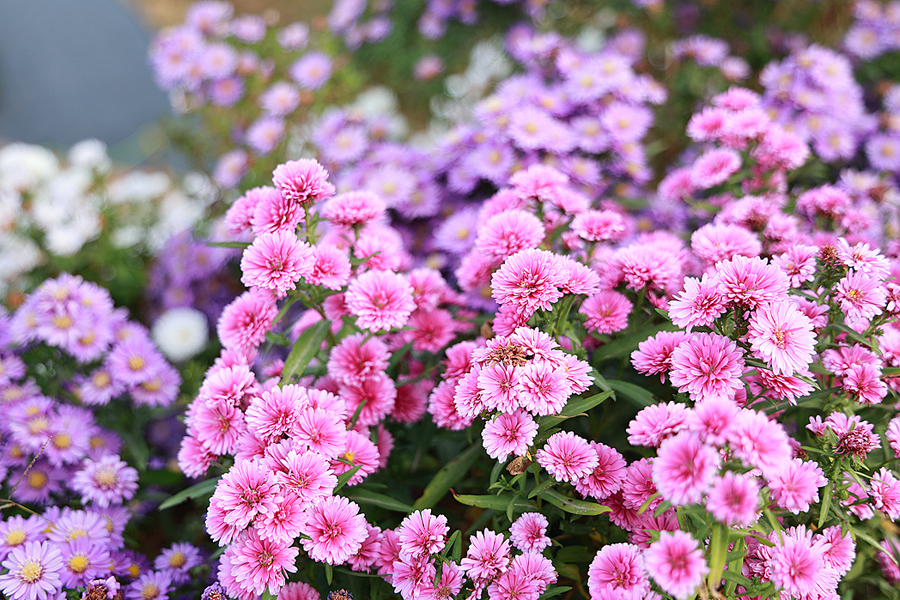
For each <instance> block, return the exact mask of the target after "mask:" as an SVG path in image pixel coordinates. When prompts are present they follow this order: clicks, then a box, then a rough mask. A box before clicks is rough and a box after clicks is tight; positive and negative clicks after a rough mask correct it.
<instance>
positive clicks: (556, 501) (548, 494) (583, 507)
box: [538, 489, 612, 516]
mask: <svg viewBox="0 0 900 600" xmlns="http://www.w3.org/2000/svg"><path fill="white" fill-rule="evenodd" d="M538 497H539V498H543V499H544V500H546V501H547V502H549V503H550V504H552V505H553V506H555V507H557V508H561V509H562V510H564V511H566V512H567V513H571V514H573V515H589V516H596V515H602V514H603V513H608V512H610V510H612V509H610V508H609V507H608V506H603V505H602V504H597V503H596V502H586V501H584V500H575V499H574V498H569V497H568V496H564V495H562V494H560V493H559V492H557V491H556V490H553V489H550V490H547V491H545V492H542V493H541V494H540V495H539V496H538Z"/></svg>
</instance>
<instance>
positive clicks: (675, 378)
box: [669, 333, 744, 402]
mask: <svg viewBox="0 0 900 600" xmlns="http://www.w3.org/2000/svg"><path fill="white" fill-rule="evenodd" d="M742 354H743V352H742V351H741V350H740V349H738V347H737V345H736V344H735V343H734V342H733V341H731V340H729V339H728V338H726V337H724V336H721V335H718V334H715V333H700V334H695V335H694V337H692V338H691V339H689V340H688V341H687V342H685V343H683V344H681V345H680V346H678V347H677V348H675V350H673V351H672V371H671V372H670V373H669V377H670V378H671V380H672V385H675V386H678V391H680V392H688V393H689V394H690V396H691V400H694V401H695V402H699V401H702V400H705V399H708V398H734V395H735V392H736V391H737V390H739V389H741V388H742V387H743V386H744V384H743V382H742V381H741V379H740V378H741V375H743V373H744V359H743V357H742Z"/></svg>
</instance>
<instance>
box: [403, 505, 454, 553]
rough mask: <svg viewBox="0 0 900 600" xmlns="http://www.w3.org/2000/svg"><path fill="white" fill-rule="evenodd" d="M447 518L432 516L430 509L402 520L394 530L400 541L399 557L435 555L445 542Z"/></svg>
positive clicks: (447, 528) (417, 512) (448, 529)
mask: <svg viewBox="0 0 900 600" xmlns="http://www.w3.org/2000/svg"><path fill="white" fill-rule="evenodd" d="M449 531H450V528H449V527H448V526H447V517H445V516H444V515H437V516H435V515H433V514H431V509H425V510H421V511H416V512H414V513H412V514H411V515H409V516H407V517H406V518H405V519H403V522H402V523H400V526H399V527H398V528H397V529H396V533H397V538H398V539H399V541H400V557H401V558H403V557H409V558H414V557H420V556H427V555H430V554H436V553H438V552H440V551H441V550H443V548H444V545H445V544H446V542H447V533H448V532H449Z"/></svg>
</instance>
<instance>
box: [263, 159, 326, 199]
mask: <svg viewBox="0 0 900 600" xmlns="http://www.w3.org/2000/svg"><path fill="white" fill-rule="evenodd" d="M272 183H273V184H274V185H275V187H276V188H278V190H279V191H280V192H281V194H282V196H284V197H286V198H288V199H289V200H291V201H293V202H296V203H297V204H300V205H301V206H302V205H307V204H314V203H316V202H321V201H323V200H327V199H328V198H330V197H331V196H332V195H334V186H333V185H331V184H330V183H328V172H327V171H326V170H325V169H324V168H323V167H322V165H320V164H319V163H318V162H316V161H315V160H312V159H308V158H303V159H300V160H292V161H288V162H286V163H284V164H282V165H278V166H277V167H275V170H274V171H273V172H272Z"/></svg>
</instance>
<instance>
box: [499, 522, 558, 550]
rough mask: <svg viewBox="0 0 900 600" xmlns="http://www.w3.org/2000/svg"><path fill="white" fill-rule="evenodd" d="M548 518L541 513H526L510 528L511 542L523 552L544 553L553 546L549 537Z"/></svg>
mask: <svg viewBox="0 0 900 600" xmlns="http://www.w3.org/2000/svg"><path fill="white" fill-rule="evenodd" d="M548 526H549V522H548V521H547V517H545V516H544V515H542V514H540V513H525V514H523V515H521V516H520V517H519V518H518V519H516V520H515V521H513V523H512V525H510V527H509V540H510V541H511V542H512V544H513V546H514V547H515V548H516V549H517V550H521V551H522V552H542V551H543V550H544V548H546V547H548V546H549V545H550V544H551V541H550V538H549V537H547V527H548Z"/></svg>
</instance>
